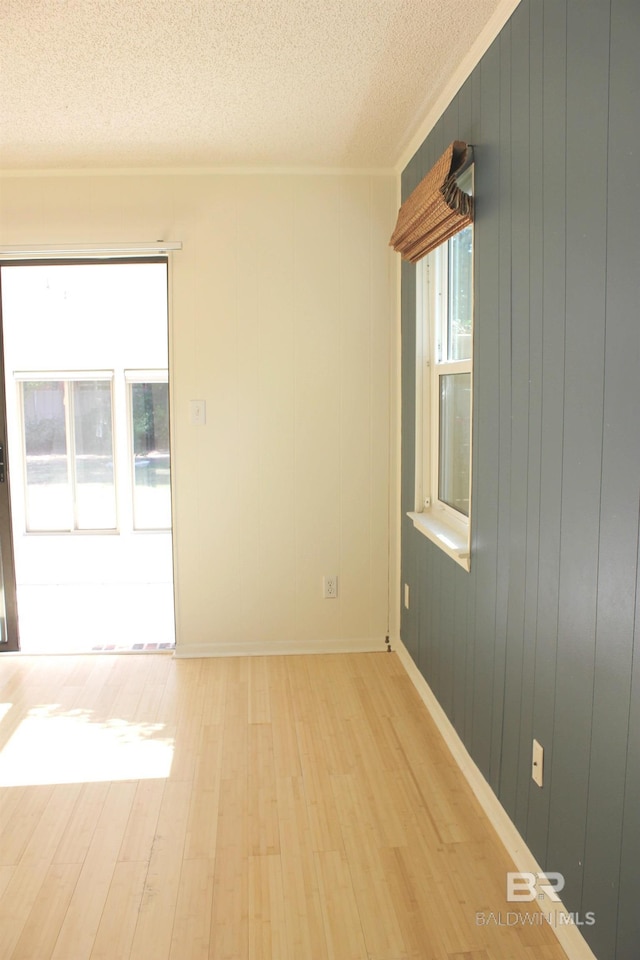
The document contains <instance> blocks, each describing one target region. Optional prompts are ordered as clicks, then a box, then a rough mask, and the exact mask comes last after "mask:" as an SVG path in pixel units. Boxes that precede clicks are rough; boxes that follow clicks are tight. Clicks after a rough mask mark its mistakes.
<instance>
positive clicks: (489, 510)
mask: <svg viewBox="0 0 640 960" xmlns="http://www.w3.org/2000/svg"><path fill="white" fill-rule="evenodd" d="M638 49H640V4H638V3H637V0H522V3H521V4H520V6H519V7H518V8H517V9H516V11H515V13H514V14H513V16H512V17H511V20H510V21H509V22H508V23H507V25H506V26H505V27H504V29H503V30H502V32H501V34H500V36H499V37H498V38H497V39H496V40H495V42H494V43H493V45H492V46H491V47H490V49H489V50H488V51H487V53H486V54H485V56H484V57H483V58H482V60H481V62H480V63H479V64H478V66H477V67H476V69H475V70H474V71H473V73H472V74H471V76H470V77H469V78H468V80H467V81H466V83H465V84H464V86H463V87H462V88H461V90H460V91H459V93H458V94H457V96H456V97H455V98H454V100H453V101H452V103H451V104H450V106H449V107H448V108H447V110H446V111H445V113H444V114H443V116H442V117H441V119H440V120H439V121H438V123H437V124H436V125H435V127H434V128H433V130H432V132H431V133H430V135H429V136H428V138H427V139H426V140H425V142H424V143H423V145H422V146H421V147H420V149H419V150H418V151H417V152H416V154H415V156H414V157H413V158H412V160H411V161H410V163H409V164H408V166H407V167H406V169H405V171H404V173H403V177H402V192H403V197H406V196H407V195H408V194H409V193H410V192H411V190H412V189H413V188H414V187H415V186H416V184H417V183H418V182H419V181H420V179H421V178H422V177H423V176H424V175H425V173H426V172H427V171H428V169H429V168H430V166H431V165H432V164H433V163H434V162H435V160H436V159H437V158H438V156H439V155H440V154H441V153H442V152H443V150H444V149H445V147H446V146H447V144H448V143H449V142H450V141H451V140H452V139H462V140H466V141H468V142H470V143H472V144H473V145H474V149H475V160H476V166H475V193H476V227H475V230H476V233H475V237H476V273H475V291H474V296H475V367H474V439H473V490H472V563H471V571H470V573H468V574H467V573H465V572H464V571H463V570H462V569H461V568H460V567H459V566H457V565H456V564H455V563H454V562H453V561H452V560H450V559H449V558H448V557H447V556H446V555H445V554H444V553H442V552H441V551H440V550H438V549H437V547H435V546H434V545H433V544H431V543H430V541H428V540H427V539H426V538H425V537H423V536H422V535H421V534H420V533H419V532H418V531H416V530H415V529H414V527H413V525H412V523H411V521H410V520H409V519H408V518H407V516H406V513H407V511H410V510H412V509H413V496H414V494H413V483H414V479H413V478H414V458H415V449H414V447H415V442H414V435H415V268H414V267H412V266H410V265H407V264H403V266H402V344H403V347H402V351H403V359H402V376H403V398H402V417H403V420H402V511H403V513H402V581H403V583H408V584H409V586H410V597H411V607H410V609H409V610H405V609H403V613H402V639H403V642H404V643H405V645H406V647H407V649H408V650H409V652H410V654H411V656H412V657H413V659H414V660H415V662H416V663H417V665H418V667H419V669H420V671H421V672H422V673H423V675H424V676H425V678H426V679H427V681H428V683H429V684H430V686H431V688H432V690H433V691H434V693H435V695H436V696H437V697H438V699H439V701H440V703H441V704H442V706H443V708H444V709H445V711H446V712H447V714H448V716H449V718H450V719H451V721H452V723H453V724H454V726H455V728H456V730H457V731H458V733H459V734H460V736H461V737H462V739H463V741H464V743H465V745H466V746H467V749H468V750H469V752H470V753H471V755H472V757H473V758H474V760H475V762H476V763H477V764H478V766H479V767H480V769H481V771H482V772H483V773H484V775H485V777H486V778H487V780H488V781H489V783H490V784H491V786H492V788H493V790H494V791H495V793H496V794H497V796H498V797H499V799H500V801H501V803H502V804H503V806H504V808H505V810H506V811H507V813H508V814H509V816H510V817H511V819H512V820H513V822H514V823H515V825H516V826H517V828H518V830H519V831H520V832H521V834H522V835H523V837H524V838H525V840H526V842H527V844H528V845H529V847H530V849H531V850H532V852H533V853H534V855H535V856H536V858H537V859H538V861H539V862H540V863H541V864H542V866H543V868H544V869H547V870H550V871H559V872H561V873H562V874H564V876H565V879H566V887H565V889H564V891H563V900H564V902H565V905H566V906H567V908H568V909H569V910H571V911H574V912H577V913H580V914H582V915H583V916H584V914H585V913H586V912H587V911H594V912H595V914H596V923H595V924H594V925H593V926H591V927H583V928H582V932H583V933H584V935H585V937H586V939H587V941H588V942H589V943H590V945H591V947H592V949H593V951H594V953H595V954H596V956H598V957H599V958H601V960H638V957H639V956H640V910H638V902H640V591H639V582H638V573H639V569H640V568H639V530H640V528H639V505H640V429H639V427H638V422H639V418H640V227H639V224H640V200H639V197H640V191H638V189H637V186H636V181H637V178H638V167H637V164H638V161H639V160H640V120H639V117H640V113H639V111H638V106H637V99H638V95H639V93H640V66H639V64H640V57H639V56H638V53H637V51H638ZM534 737H535V738H537V739H538V740H540V741H541V743H542V744H543V746H544V750H545V784H544V787H543V788H542V789H540V788H538V787H537V786H536V785H535V784H534V783H533V781H532V780H531V777H530V764H531V744H532V740H533V738H534Z"/></svg>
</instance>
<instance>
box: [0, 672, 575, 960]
mask: <svg viewBox="0 0 640 960" xmlns="http://www.w3.org/2000/svg"><path fill="white" fill-rule="evenodd" d="M0 671H1V673H0V689H1V691H2V695H1V696H0V716H2V715H4V716H3V719H2V723H1V724H0V748H1V751H2V752H0V788H1V794H0V957H2V960H27V958H29V960H49V958H52V960H205V958H211V960H236V958H237V960H240V958H243V960H244V958H251V960H324V958H331V960H401V958H402V960H407V958H411V960H562V958H565V954H564V952H563V951H562V950H561V948H560V946H559V945H558V943H557V941H556V939H555V937H554V936H553V933H552V931H551V930H550V928H549V927H548V926H547V925H529V924H525V923H516V924H515V925H514V926H499V925H498V923H497V921H498V920H500V919H502V922H503V923H508V922H509V919H510V918H511V920H513V917H514V916H515V912H516V910H515V908H516V907H518V906H519V907H520V910H521V912H523V913H524V912H525V907H526V908H527V909H528V911H529V913H531V908H530V907H529V905H528V904H527V905H524V904H522V905H516V904H508V903H507V902H506V900H505V890H506V873H507V871H508V870H510V869H514V868H513V865H512V864H511V863H510V862H509V860H508V858H507V856H506V853H505V852H504V849H503V847H502V846H501V844H500V842H499V840H498V839H497V837H496V835H495V834H494V833H493V830H492V828H491V827H490V825H489V824H488V822H487V821H486V819H485V818H484V816H483V814H482V812H481V810H480V807H479V805H478V803H477V801H476V799H475V797H474V796H473V794H472V793H471V791H470V789H469V787H468V785H467V783H466V781H465V780H464V778H463V777H462V775H461V773H460V772H459V770H458V769H457V768H456V767H455V766H454V764H453V762H452V760H451V758H450V755H449V753H448V750H447V748H446V746H445V745H444V743H443V741H442V739H441V737H440V735H439V733H438V732H437V731H436V729H435V727H434V725H433V723H432V721H431V719H430V717H429V715H428V713H427V711H426V709H425V707H424V705H423V704H422V702H421V700H420V698H419V697H418V694H417V692H416V690H415V688H414V687H413V685H412V684H411V681H410V680H409V678H408V677H407V675H406V673H405V671H404V669H403V667H402V665H401V663H400V662H399V660H398V659H397V657H396V655H395V654H392V653H374V654H357V655H351V654H349V655H332V656H293V657H256V658H251V659H245V658H229V659H209V660H174V659H173V658H172V657H170V656H167V655H146V656H85V657H81V656H73V657H58V658H50V657H13V656H10V657H5V658H3V659H2V660H0ZM533 909H536V907H535V905H533ZM509 911H510V918H509V917H508V916H507V913H508V912H509ZM490 913H493V914H494V916H495V921H496V922H487V923H484V924H479V923H478V922H477V920H478V915H482V916H483V917H484V918H486V919H488V920H490V918H489V914H490ZM498 915H501V917H499V916H498Z"/></svg>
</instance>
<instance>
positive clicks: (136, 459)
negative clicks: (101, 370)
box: [125, 370, 171, 530]
mask: <svg viewBox="0 0 640 960" xmlns="http://www.w3.org/2000/svg"><path fill="white" fill-rule="evenodd" d="M125 376H126V380H127V385H128V394H129V396H128V400H129V415H130V436H131V462H132V465H133V483H132V488H133V526H134V529H135V530H168V529H169V528H170V527H171V477H170V461H169V386H168V383H167V372H166V370H165V371H158V372H157V373H156V372H150V371H140V372H137V371H131V370H128V371H126V374H125Z"/></svg>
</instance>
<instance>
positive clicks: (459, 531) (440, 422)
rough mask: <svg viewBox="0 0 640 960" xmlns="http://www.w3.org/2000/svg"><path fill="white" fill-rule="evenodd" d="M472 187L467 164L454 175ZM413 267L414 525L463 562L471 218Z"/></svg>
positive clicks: (469, 392)
mask: <svg viewBox="0 0 640 960" xmlns="http://www.w3.org/2000/svg"><path fill="white" fill-rule="evenodd" d="M458 182H459V186H460V188H461V189H462V190H464V192H465V193H468V194H470V195H471V194H472V193H473V167H470V168H468V169H467V170H466V171H465V173H464V174H462V175H461V176H460V177H459V181H458ZM416 270H417V278H416V279H417V302H416V314H417V331H416V332H417V337H416V364H417V368H416V373H417V376H416V503H415V511H414V512H413V513H412V514H411V515H410V516H411V518H412V519H413V522H414V524H415V526H416V527H417V528H418V529H419V530H421V531H422V532H423V533H424V534H425V535H426V536H428V537H429V539H431V540H433V541H434V543H437V544H438V546H440V547H441V548H442V549H443V550H445V552H446V553H448V554H449V555H450V556H451V557H453V559H454V560H456V561H457V562H458V563H459V564H460V565H461V566H463V567H464V568H465V569H466V570H468V569H469V524H470V516H471V409H472V374H473V226H472V225H470V226H467V227H465V228H464V229H463V230H461V231H460V232H458V233H456V234H455V235H454V236H453V237H451V238H450V239H449V240H447V241H446V242H445V243H443V244H441V245H440V246H439V247H437V248H436V249H435V250H433V251H432V252H431V253H430V254H428V256H427V257H425V258H424V259H423V260H420V261H419V262H418V264H417V267H416Z"/></svg>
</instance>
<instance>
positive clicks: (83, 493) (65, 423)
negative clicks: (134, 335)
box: [20, 373, 117, 531]
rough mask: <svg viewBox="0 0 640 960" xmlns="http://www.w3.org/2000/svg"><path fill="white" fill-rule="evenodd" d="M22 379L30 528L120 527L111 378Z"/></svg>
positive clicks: (21, 395)
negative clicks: (116, 493)
mask: <svg viewBox="0 0 640 960" xmlns="http://www.w3.org/2000/svg"><path fill="white" fill-rule="evenodd" d="M35 376H37V378H38V379H35V378H34V379H24V380H21V381H20V399H21V405H22V423H23V427H24V431H23V440H24V457H25V484H26V519H27V530H29V531H73V530H115V528H116V526H117V520H116V497H115V482H114V469H113V429H112V420H113V417H112V396H111V393H112V391H111V377H110V375H109V374H105V375H95V374H94V375H92V374H82V379H71V377H66V376H64V375H61V374H56V375H52V376H51V377H50V378H49V377H48V376H47V375H46V374H40V373H39V374H36V375H35Z"/></svg>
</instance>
